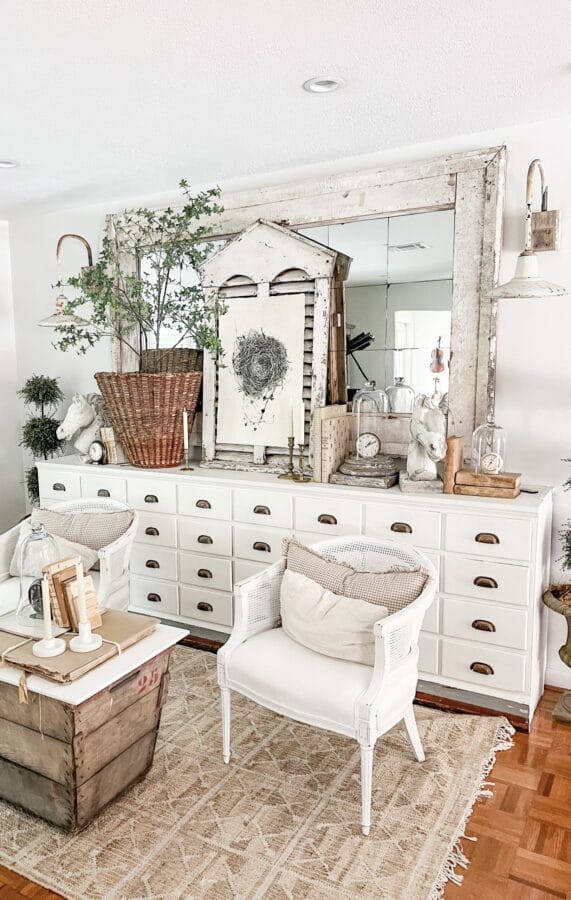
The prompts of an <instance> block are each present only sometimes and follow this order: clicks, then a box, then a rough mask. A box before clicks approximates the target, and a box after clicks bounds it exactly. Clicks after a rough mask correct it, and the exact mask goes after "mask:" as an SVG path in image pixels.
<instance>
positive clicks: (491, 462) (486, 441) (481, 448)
mask: <svg viewBox="0 0 571 900" xmlns="http://www.w3.org/2000/svg"><path fill="white" fill-rule="evenodd" d="M505 459H506V431H505V429H504V428H502V427H501V426H500V425H496V423H495V422H494V420H493V418H492V417H491V416H488V419H487V421H486V422H485V423H484V424H483V425H480V426H479V427H478V428H476V430H475V432H474V436H473V437H472V465H473V466H474V471H475V472H476V473H478V474H482V475H497V474H498V473H499V472H503V471H504V465H505Z"/></svg>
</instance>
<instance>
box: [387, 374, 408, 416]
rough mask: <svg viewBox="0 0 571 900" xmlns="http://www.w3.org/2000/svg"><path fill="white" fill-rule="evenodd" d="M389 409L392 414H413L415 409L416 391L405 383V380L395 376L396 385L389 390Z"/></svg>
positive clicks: (392, 385)
mask: <svg viewBox="0 0 571 900" xmlns="http://www.w3.org/2000/svg"><path fill="white" fill-rule="evenodd" d="M387 396H388V398H389V407H390V411H391V412H392V413H411V412H412V411H413V409H414V391H413V389H412V388H411V387H410V385H408V384H405V383H404V378H402V377H401V376H399V375H396V376H395V383H394V384H391V385H390V387H388V388H387Z"/></svg>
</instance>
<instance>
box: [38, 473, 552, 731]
mask: <svg viewBox="0 0 571 900" xmlns="http://www.w3.org/2000/svg"><path fill="white" fill-rule="evenodd" d="M38 469H39V476H40V495H41V502H42V504H43V505H47V504H51V503H54V502H57V501H62V500H72V499H75V498H78V497H86V496H91V497H93V496H104V497H113V498H115V499H117V500H121V501H123V502H126V503H128V504H130V505H131V506H133V507H135V508H136V509H137V510H138V511H139V513H140V528H139V532H138V535H137V539H136V543H135V546H134V549H133V554H132V559H131V608H132V609H133V610H136V611H137V612H148V613H152V614H153V615H159V616H162V617H163V618H166V619H169V620H173V621H178V622H184V623H187V624H189V625H191V626H192V625H194V626H200V627H203V628H204V627H205V628H209V629H212V630H214V631H218V632H229V631H230V630H231V628H232V617H233V609H232V589H233V586H234V584H236V582H238V581H240V580H242V579H244V578H247V577H248V576H249V575H251V574H253V573H254V572H256V571H258V570H259V569H261V568H263V567H264V566H266V565H268V564H269V563H271V562H273V561H274V560H276V559H278V558H279V557H280V554H281V540H282V538H283V537H284V536H285V535H292V534H293V535H295V536H296V537H298V538H299V539H300V540H302V541H304V542H306V543H313V542H315V541H317V540H319V539H320V538H322V537H324V536H332V535H340V534H371V535H375V536H378V537H383V538H390V539H394V540H400V541H406V542H407V543H410V544H413V545H415V546H416V547H418V548H419V549H420V550H423V551H424V552H425V553H426V554H427V555H428V556H429V557H430V558H431V559H432V561H433V562H434V564H435V565H436V568H437V570H438V573H439V589H438V594H437V598H436V601H435V603H434V604H433V606H432V607H431V609H430V611H429V613H428V614H427V616H426V619H425V622H424V627H423V631H422V635H421V661H420V669H421V678H422V679H423V681H425V682H430V683H431V685H432V687H434V689H435V690H436V687H435V686H441V687H442V688H446V687H449V688H455V689H461V690H464V691H468V692H470V693H473V694H477V695H481V705H483V706H486V705H487V701H486V698H495V699H496V700H498V699H499V700H503V701H506V702H507V703H511V704H513V705H514V706H517V707H518V708H520V709H521V710H523V711H524V713H523V714H524V715H525V714H527V715H528V716H530V715H531V714H532V712H533V710H534V709H535V706H536V704H537V702H538V699H539V697H540V696H541V693H542V691H543V675H544V668H545V627H544V613H543V606H542V603H541V594H542V592H543V589H544V587H545V586H546V585H547V583H548V579H549V559H550V540H551V489H550V488H539V489H538V493H537V494H521V495H520V497H518V498H517V500H495V499H487V498H476V497H458V496H448V495H437V496H434V495H433V496H427V495H420V494H419V495H413V494H403V493H401V492H400V491H399V489H398V488H393V489H391V490H389V491H381V490H371V489H360V488H359V489H357V488H352V487H339V486H335V487H333V486H330V485H325V484H313V483H310V484H304V485H295V484H292V483H291V482H288V481H280V480H278V479H277V478H276V477H275V476H270V475H263V474H259V475H258V474H257V473H244V472H229V471H217V472H213V471H212V470H206V469H200V468H199V467H198V464H197V468H196V469H195V471H193V472H191V473H188V474H185V473H182V472H181V471H180V470H178V469H175V470H160V471H149V470H141V469H135V468H132V467H130V466H101V467H96V466H90V465H86V464H82V463H80V462H78V460H77V457H62V458H60V459H57V460H52V461H49V462H45V463H39V464H38Z"/></svg>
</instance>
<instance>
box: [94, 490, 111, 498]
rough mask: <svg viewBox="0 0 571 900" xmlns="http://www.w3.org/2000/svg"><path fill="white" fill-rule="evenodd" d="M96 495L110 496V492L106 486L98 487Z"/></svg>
mask: <svg viewBox="0 0 571 900" xmlns="http://www.w3.org/2000/svg"><path fill="white" fill-rule="evenodd" d="M97 496H98V497H110V496H111V494H110V493H109V491H108V490H107V488H99V490H98V491H97Z"/></svg>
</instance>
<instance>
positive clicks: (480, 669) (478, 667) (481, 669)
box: [470, 662, 494, 675]
mask: <svg viewBox="0 0 571 900" xmlns="http://www.w3.org/2000/svg"><path fill="white" fill-rule="evenodd" d="M470 670H471V671H472V672H477V673H478V675H493V674H494V670H493V669H492V667H491V666H490V665H488V663H483V662H473V663H472V665H471V666H470Z"/></svg>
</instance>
